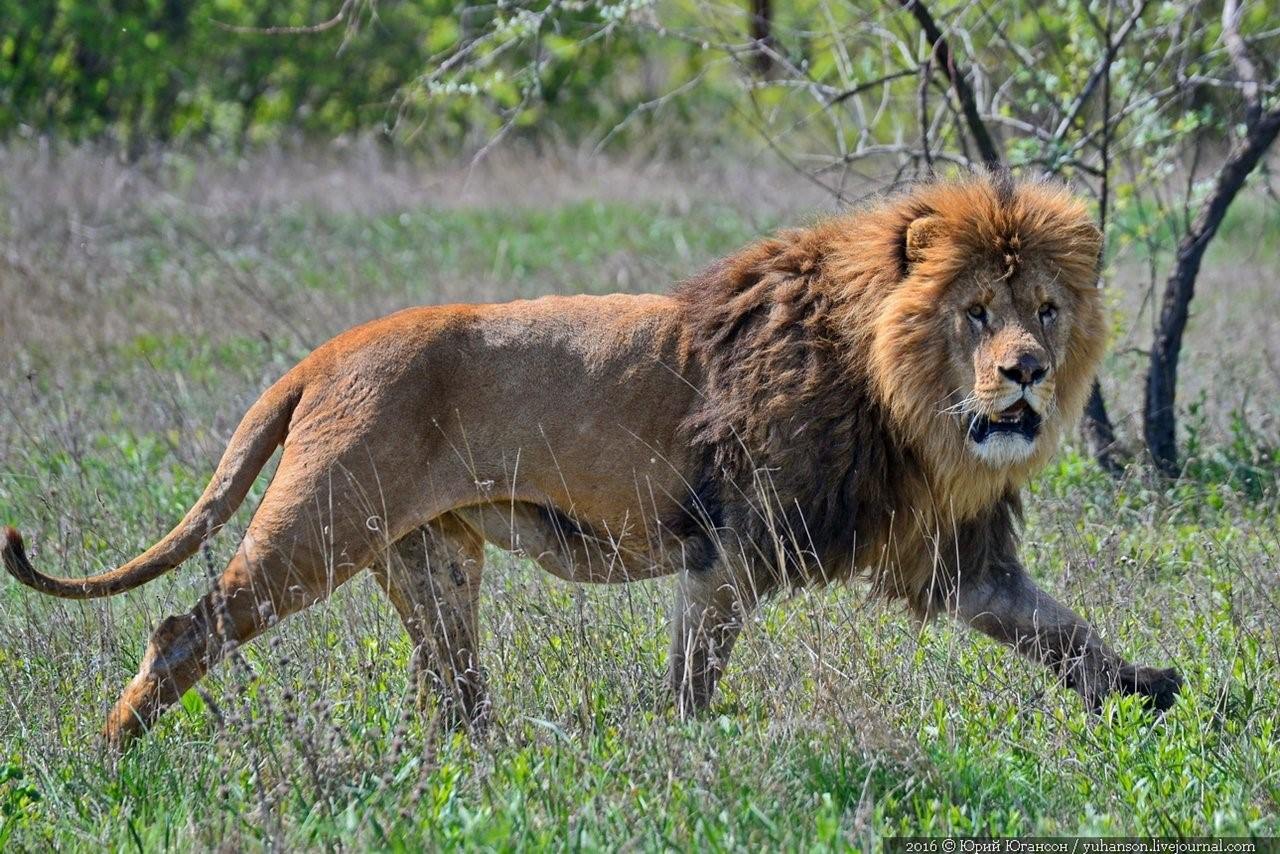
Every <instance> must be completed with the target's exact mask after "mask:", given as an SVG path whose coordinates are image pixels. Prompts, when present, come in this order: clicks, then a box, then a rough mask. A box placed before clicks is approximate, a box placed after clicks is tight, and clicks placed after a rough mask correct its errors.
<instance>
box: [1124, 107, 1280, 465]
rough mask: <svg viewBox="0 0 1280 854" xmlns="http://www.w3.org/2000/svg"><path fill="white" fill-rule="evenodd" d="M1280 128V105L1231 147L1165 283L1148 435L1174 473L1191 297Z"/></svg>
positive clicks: (1154, 455) (1150, 380)
mask: <svg viewBox="0 0 1280 854" xmlns="http://www.w3.org/2000/svg"><path fill="white" fill-rule="evenodd" d="M1277 134H1280V108H1277V109H1275V110H1272V111H1271V112H1269V113H1265V114H1262V115H1260V116H1259V117H1258V119H1257V120H1256V121H1254V122H1252V123H1251V124H1250V125H1249V128H1248V131H1247V132H1246V133H1245V136H1244V139H1242V140H1240V141H1239V142H1237V143H1236V144H1235V145H1233V146H1232V148H1231V153H1230V154H1229V155H1228V156H1227V161H1226V163H1224V164H1223V166H1222V171H1220V172H1219V173H1218V178H1217V181H1215V182H1214V185H1213V192H1211V193H1210V194H1209V198H1207V199H1206V200H1205V202H1204V204H1203V205H1202V206H1201V207H1200V212H1199V213H1198V214H1197V215H1196V219H1195V222H1193V223H1192V224H1191V229H1190V230H1189V231H1188V232H1187V234H1186V236H1185V237H1183V238H1182V241H1181V242H1180V243H1179V244H1178V254H1177V259H1176V261H1175V262H1174V266H1173V272H1172V273H1170V275H1169V280H1168V281H1167V282H1166V283H1165V286H1164V297H1163V299H1162V300H1161V303H1160V318H1159V322H1158V324H1157V326H1156V331H1155V341H1154V342H1152V346H1151V364H1150V367H1149V368H1148V370H1147V392H1146V401H1145V405H1144V408H1143V409H1144V411H1143V415H1144V419H1143V425H1142V429H1143V435H1144V437H1145V438H1146V442H1147V450H1148V451H1149V452H1150V454H1151V459H1152V461H1153V462H1154V463H1155V465H1156V468H1157V469H1159V471H1160V472H1161V473H1162V474H1164V475H1166V476H1168V477H1177V476H1178V472H1179V467H1178V445H1177V439H1176V432H1177V420H1176V414H1175V412H1174V404H1175V401H1176V397H1177V388H1178V356H1179V354H1180V353H1181V351H1182V333H1183V330H1185V329H1186V326H1187V316H1188V314H1189V312H1190V307H1191V298H1192V297H1193V296H1195V287H1196V276H1197V275H1198V274H1199V272H1200V262H1201V261H1202V260H1203V259H1204V252H1205V249H1207V248H1208V246H1209V241H1210V240H1212V239H1213V236H1214V235H1215V234H1217V232H1218V226H1220V225H1221V224H1222V218H1223V217H1224V216H1226V213H1227V208H1228V207H1230V205H1231V202H1232V201H1233V200H1234V199H1235V197H1236V194H1238V193H1239V192H1240V189H1241V188H1242V187H1243V186H1244V183H1245V180H1246V179H1247V178H1248V177H1249V173H1250V172H1252V171H1253V170H1254V168H1255V167H1256V166H1257V165H1258V163H1259V162H1260V161H1261V160H1262V158H1263V155H1265V154H1266V152H1267V149H1268V148H1269V147H1270V146H1271V143H1272V142H1274V141H1275V139H1276V135H1277Z"/></svg>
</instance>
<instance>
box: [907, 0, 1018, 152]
mask: <svg viewBox="0 0 1280 854" xmlns="http://www.w3.org/2000/svg"><path fill="white" fill-rule="evenodd" d="M901 3H902V7H903V8H904V9H906V10H907V11H908V12H910V13H911V14H912V16H913V17H915V19H916V21H917V22H918V23H919V24H920V29H921V30H923V31H924V35H925V38H926V39H928V40H929V44H930V45H931V46H932V48H933V57H934V59H935V60H936V61H937V63H938V67H939V68H941V69H942V71H943V73H944V74H946V76H947V80H948V81H949V82H950V83H951V88H952V89H954V90H955V93H956V100H958V101H959V102H960V110H961V112H962V113H963V114H964V120H965V125H966V126H967V127H968V128H969V135H970V136H972V137H973V142H974V145H976V146H977V147H978V155H979V156H980V157H981V158H982V162H983V163H984V164H985V165H986V166H987V168H989V169H998V168H1000V166H1001V164H1002V163H1003V162H1004V159H1003V158H1002V157H1001V156H1000V150H999V149H998V148H997V147H996V144H995V141H994V140H992V138H991V132H990V131H988V130H987V126H986V124H984V123H983V121H982V114H981V113H979V112H978V102H977V100H976V99H975V98H974V96H973V88H972V87H971V86H970V85H969V81H968V79H967V78H966V77H965V74H964V70H963V69H962V68H961V67H960V66H959V65H958V64H957V63H956V58H955V54H953V53H952V52H951V46H950V45H949V44H947V40H946V38H945V37H944V36H943V34H942V31H941V30H940V29H938V24H937V22H936V21H934V19H933V15H931V14H929V10H928V9H927V8H926V7H925V5H924V3H923V2H922V0H901Z"/></svg>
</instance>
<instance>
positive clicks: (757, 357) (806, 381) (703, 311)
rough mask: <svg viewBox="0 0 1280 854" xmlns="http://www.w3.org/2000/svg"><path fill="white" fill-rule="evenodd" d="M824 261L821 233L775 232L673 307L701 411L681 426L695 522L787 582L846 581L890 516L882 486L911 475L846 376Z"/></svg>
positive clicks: (695, 284) (868, 401) (875, 410)
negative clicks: (695, 452) (691, 472)
mask: <svg viewBox="0 0 1280 854" xmlns="http://www.w3.org/2000/svg"><path fill="white" fill-rule="evenodd" d="M824 249H825V241H824V240H823V239H822V235H821V234H820V233H818V232H815V231H811V230H810V231H793V232H786V233H784V234H782V235H780V236H779V237H778V238H773V239H767V240H763V241H760V242H758V243H756V244H754V245H753V246H751V247H749V248H748V249H746V250H745V251H743V252H742V253H741V254H739V255H737V256H735V257H733V258H731V259H728V260H727V261H725V262H722V263H720V264H717V265H715V266H713V267H712V268H711V269H709V270H708V271H706V272H705V273H703V274H702V275H701V276H699V277H697V278H694V279H691V280H689V281H687V282H685V283H684V284H683V285H682V286H681V287H680V288H679V290H678V291H677V294H676V296H677V298H678V299H680V300H681V301H682V302H683V303H684V310H685V313H686V318H687V324H688V326H687V328H688V330H689V333H688V334H689V338H688V342H687V346H688V348H689V353H690V356H691V357H692V359H693V360H694V363H695V364H697V365H698V366H699V368H700V371H701V373H702V377H703V385H702V392H703V395H704V398H703V405H702V406H701V407H700V408H699V409H698V410H697V411H696V412H695V413H694V414H693V415H692V416H691V417H690V418H689V419H688V420H687V421H686V422H685V423H684V424H683V430H684V432H685V434H686V436H687V437H688V441H689V442H690V443H691V444H692V445H693V446H694V447H695V448H698V449H700V450H701V452H702V459H703V466H704V473H703V476H702V479H701V481H702V482H701V483H700V484H699V485H698V486H697V488H696V489H695V493H696V494H695V505H696V506H695V507H694V508H692V509H694V510H695V511H696V514H695V515H697V516H698V517H699V519H700V523H701V524H702V525H703V526H705V527H710V528H714V529H716V534H717V535H718V536H719V537H725V536H727V532H728V531H732V532H733V536H736V537H738V538H740V539H741V541H742V542H741V543H740V545H741V546H742V547H744V548H745V549H746V551H747V553H748V554H750V555H754V556H755V557H757V558H759V559H761V560H762V561H763V562H764V563H766V564H768V565H771V566H778V565H779V564H781V565H782V566H785V573H786V575H787V576H788V580H790V581H791V582H792V583H798V582H801V581H806V582H807V581H814V580H820V581H828V580H833V579H836V578H842V577H846V576H848V575H849V574H850V573H851V572H852V571H853V569H854V566H855V563H854V561H853V560H852V558H853V557H854V553H855V550H856V549H857V547H859V546H862V545H868V544H870V542H871V540H873V539H875V537H873V536H865V539H860V534H861V535H867V534H868V533H869V532H871V531H872V530H873V529H876V528H878V527H881V526H882V525H883V524H884V522H885V518H886V516H887V515H889V514H891V513H892V511H893V505H894V504H895V503H896V502H895V501H894V500H893V498H892V496H890V495H888V494H886V492H885V485H886V484H888V483H891V482H892V480H893V478H891V477H890V473H891V472H893V471H895V470H896V471H901V470H904V469H906V468H908V467H909V466H908V465H904V463H905V459H906V457H908V456H909V452H908V451H906V450H905V449H904V448H902V447H900V446H899V445H898V444H897V443H895V442H893V441H891V440H890V439H889V436H890V430H889V428H888V425H887V424H886V423H885V421H884V418H883V413H882V411H881V407H880V405H879V403H878V401H877V399H876V396H875V393H874V389H873V388H872V385H871V383H870V381H869V379H868V378H866V377H861V376H858V375H857V374H856V373H854V372H851V371H849V370H848V368H847V366H848V365H849V364H850V358H849V353H848V352H846V350H847V347H848V336H847V335H846V334H844V333H842V332H841V331H840V330H839V329H837V328H836V327H835V322H836V319H837V318H838V317H839V316H841V315H843V314H844V312H843V311H840V310H838V307H837V306H836V305H835V301H836V300H838V299H839V298H840V295H839V294H837V293H834V292H833V291H832V289H831V287H830V286H829V283H828V282H827V281H826V279H825V277H824V275H823V271H822V267H823V261H824ZM886 249H887V250H888V251H889V252H892V251H893V250H894V248H893V247H891V246H890V247H886ZM854 361H855V362H856V361H863V362H864V363H865V360H854ZM708 557H709V555H708ZM779 558H781V560H779ZM819 576H820V577H819Z"/></svg>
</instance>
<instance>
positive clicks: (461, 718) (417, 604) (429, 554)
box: [374, 515, 490, 731]
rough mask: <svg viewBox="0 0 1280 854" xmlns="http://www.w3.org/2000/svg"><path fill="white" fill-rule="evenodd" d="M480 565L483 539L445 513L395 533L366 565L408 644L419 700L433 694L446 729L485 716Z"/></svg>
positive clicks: (477, 725)
mask: <svg viewBox="0 0 1280 854" xmlns="http://www.w3.org/2000/svg"><path fill="white" fill-rule="evenodd" d="M483 570H484V541H483V540H482V539H481V538H480V536H479V535H478V534H476V533H475V532H474V531H472V530H471V529H470V528H469V527H468V526H466V525H465V524H464V523H462V522H461V521H460V520H459V519H457V518H456V517H454V516H452V515H445V516H442V517H440V518H438V519H436V520H435V521H433V522H431V523H430V524H428V525H425V526H423V527H421V528H418V529H417V530H415V531H413V532H412V533H410V534H408V535H406V536H404V537H402V538H401V539H400V540H399V541H398V542H396V544H395V545H394V546H393V547H392V548H391V549H389V550H388V554H387V560H386V565H385V566H383V567H378V568H376V569H375V570H374V572H375V575H377V577H378V581H379V583H380V584H381V585H382V587H383V589H385V590H386V591H387V594H388V595H389V596H390V598H391V602H392V604H393V605H395V608H396V611H397V613H399V615H400V620H401V622H402V623H403V624H404V627H405V631H406V632H408V634H409V639H410V641H411V642H412V643H413V647H414V649H413V659H412V667H413V673H414V677H415V680H416V682H417V690H418V702H419V705H420V706H425V705H426V703H427V700H428V690H429V691H430V692H431V693H434V694H435V695H436V697H437V698H438V699H439V703H440V711H441V715H442V719H443V720H444V722H445V724H446V726H448V727H449V728H456V727H465V728H469V729H472V730H476V731H478V730H483V729H484V727H485V726H486V725H487V723H488V721H489V711H490V705H489V699H488V696H487V693H486V690H485V680H484V675H483V673H482V671H481V669H480V665H479V658H478V653H479V626H478V623H479V604H480V581H481V576H482V574H483Z"/></svg>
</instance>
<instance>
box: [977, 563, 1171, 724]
mask: <svg viewBox="0 0 1280 854" xmlns="http://www.w3.org/2000/svg"><path fill="white" fill-rule="evenodd" d="M957 588H958V589H957V590H956V591H954V596H953V602H954V609H955V611H956V612H957V615H958V616H959V617H960V619H962V620H964V621H965V622H966V623H968V624H969V625H971V626H973V627H974V628H977V629H979V630H980V631H982V632H984V633H986V634H988V635H990V636H991V637H993V638H995V639H997V640H999V641H1002V642H1004V643H1007V644H1009V645H1010V646H1012V647H1013V648H1014V649H1016V650H1017V651H1018V652H1020V653H1022V654H1023V655H1026V656H1028V657H1029V658H1032V659H1034V660H1036V661H1039V662H1040V663H1042V664H1044V665H1045V666H1047V667H1049V668H1051V669H1053V670H1054V671H1055V672H1056V673H1058V674H1059V675H1060V676H1061V677H1062V679H1063V681H1064V682H1065V683H1066V684H1067V685H1068V686H1070V687H1071V688H1073V689H1075V690H1076V691H1077V692H1079V694H1080V696H1081V697H1083V698H1084V701H1085V704H1086V705H1088V707H1089V708H1090V709H1091V710H1094V711H1097V710H1098V709H1100V708H1101V706H1102V701H1103V699H1104V698H1105V697H1106V696H1107V695H1108V694H1111V693H1113V692H1117V691H1118V692H1120V693H1123V694H1138V695H1141V696H1142V697H1143V698H1144V700H1145V701H1146V703H1147V704H1148V706H1150V707H1151V708H1153V709H1155V710H1156V711H1158V712H1163V711H1164V710H1166V709H1168V708H1169V707H1170V706H1172V705H1173V702H1174V699H1175V698H1176V697H1177V694H1178V689H1179V688H1180V687H1181V685H1182V678H1181V677H1180V676H1179V675H1178V673H1177V671H1175V670H1173V669H1164V670H1162V669H1158V668H1153V667H1142V666H1138V665H1133V664H1130V663H1128V662H1127V661H1125V660H1124V659H1123V658H1121V657H1120V656H1119V655H1117V654H1116V653H1115V652H1113V651H1112V650H1111V649H1110V648H1109V647H1108V646H1107V645H1106V644H1104V643H1103V642H1102V640H1101V639H1100V638H1099V637H1098V634H1097V632H1095V631H1094V630H1093V628H1091V627H1090V626H1089V624H1088V623H1086V622H1085V621H1084V620H1083V619H1082V618H1081V617H1079V616H1078V615H1077V614H1076V613H1075V612H1073V611H1072V610H1071V609H1069V608H1067V607H1065V606H1063V605H1061V604H1059V603H1058V602H1057V601H1056V600H1055V599H1054V598H1053V597H1052V596H1050V595H1049V594H1047V593H1045V592H1044V591H1043V590H1041V589H1040V588H1039V587H1037V586H1036V584H1035V582H1033V581H1032V580H1031V578H1030V576H1028V575H1027V573H1026V571H1025V570H1024V569H1023V568H1022V567H1021V566H1019V565H1018V564H1016V563H1006V564H1005V565H1001V566H993V567H991V568H990V569H989V570H988V571H987V572H985V573H981V574H979V575H978V576H977V577H975V578H971V579H965V578H963V576H962V577H961V580H960V581H959V583H958V584H957Z"/></svg>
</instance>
